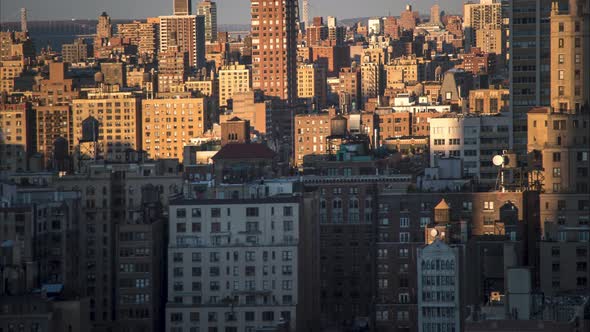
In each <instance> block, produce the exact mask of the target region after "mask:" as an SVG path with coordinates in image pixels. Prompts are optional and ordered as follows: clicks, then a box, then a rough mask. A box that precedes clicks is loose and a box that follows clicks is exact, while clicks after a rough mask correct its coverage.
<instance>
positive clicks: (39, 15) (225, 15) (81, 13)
mask: <svg viewBox="0 0 590 332" xmlns="http://www.w3.org/2000/svg"><path fill="white" fill-rule="evenodd" d="M198 2H200V1H194V2H193V5H192V10H193V13H196V6H197V4H198ZM236 2H238V3H236ZM339 2H340V1H339V0H316V1H313V2H312V4H311V13H310V15H311V17H314V16H336V17H338V18H340V19H347V18H357V17H371V16H386V15H388V14H389V13H391V15H398V14H399V13H400V12H401V11H402V10H403V9H404V7H405V5H406V4H407V3H410V4H411V5H412V6H413V7H414V9H415V10H418V11H419V12H420V13H421V14H422V15H428V14H429V13H430V7H431V6H432V4H433V2H432V1H424V0H419V1H415V0H413V1H405V2H404V1H399V2H392V1H386V0H374V1H371V3H370V4H366V3H361V2H359V3H357V4H354V3H353V4H351V5H350V6H338V3H339ZM437 3H438V4H439V5H440V7H441V10H443V11H446V12H448V13H454V14H459V13H461V12H462V1H459V0H450V1H438V2H437ZM217 5H218V12H219V22H218V23H219V24H248V23H249V21H250V16H249V13H250V9H249V6H250V2H249V1H228V0H225V1H219V2H218V4H217ZM22 7H24V8H27V11H28V19H29V20H30V21H36V20H39V21H44V20H68V19H94V18H96V16H97V15H98V14H99V13H102V12H103V11H106V12H107V13H109V15H111V16H112V18H113V19H140V18H145V17H155V16H159V15H168V14H172V6H171V5H170V4H169V3H168V2H166V1H161V2H157V1H154V0H149V1H147V2H146V1H142V0H129V1H124V2H122V1H114V0H106V1H102V2H95V3H87V4H86V5H85V6H72V4H71V3H69V1H67V0H57V1H52V2H46V3H38V2H37V1H36V0H23V1H19V2H11V1H6V0H3V1H0V20H1V21H2V22H17V21H18V20H19V18H20V9H21V8H22ZM300 8H302V7H300Z"/></svg>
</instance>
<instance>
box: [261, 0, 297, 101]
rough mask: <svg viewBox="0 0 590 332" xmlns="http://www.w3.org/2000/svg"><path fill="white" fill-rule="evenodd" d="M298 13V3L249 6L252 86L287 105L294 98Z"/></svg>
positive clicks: (263, 1) (287, 1) (263, 2)
mask: <svg viewBox="0 0 590 332" xmlns="http://www.w3.org/2000/svg"><path fill="white" fill-rule="evenodd" d="M298 12H299V5H298V0H283V1H275V0H252V2H251V15H252V24H251V29H252V64H253V65H252V79H253V84H252V86H253V88H254V89H260V90H263V91H264V93H265V95H266V96H270V97H278V98H280V99H282V100H285V101H287V103H288V104H292V103H293V102H294V101H295V99H296V97H297V20H298V14H299V13H298ZM269 31H270V32H272V33H268V32H269Z"/></svg>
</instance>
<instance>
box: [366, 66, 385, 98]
mask: <svg viewBox="0 0 590 332" xmlns="http://www.w3.org/2000/svg"><path fill="white" fill-rule="evenodd" d="M381 68H382V67H381V65H379V64H378V63H375V62H365V63H363V64H362V65H361V94H362V96H363V97H362V98H363V102H365V101H366V100H367V99H369V98H376V97H377V96H379V95H380V92H381Z"/></svg>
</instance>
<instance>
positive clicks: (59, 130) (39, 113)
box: [35, 104, 72, 169]
mask: <svg viewBox="0 0 590 332" xmlns="http://www.w3.org/2000/svg"><path fill="white" fill-rule="evenodd" d="M71 118H72V113H71V110H70V106H69V105H67V104H64V105H52V106H37V107H36V108H35V120H36V121H37V131H36V139H37V152H39V153H41V154H42V155H43V159H44V161H45V167H46V168H47V169H51V168H52V167H53V166H54V163H53V161H54V160H55V159H56V157H58V156H56V154H59V153H64V152H65V153H67V154H71V153H72V139H71V135H72V120H71ZM58 139H63V140H65V142H67V145H65V146H61V147H60V146H59V145H58V144H56V140H58ZM64 147H65V148H66V150H65V151H59V150H60V149H61V148H64ZM59 157H63V156H59Z"/></svg>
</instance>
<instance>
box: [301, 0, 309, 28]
mask: <svg viewBox="0 0 590 332" xmlns="http://www.w3.org/2000/svg"><path fill="white" fill-rule="evenodd" d="M309 21H310V20H309V0H303V16H302V17H301V22H302V23H303V26H304V27H305V29H307V27H308V24H309Z"/></svg>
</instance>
